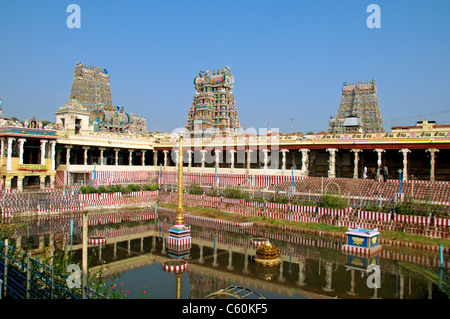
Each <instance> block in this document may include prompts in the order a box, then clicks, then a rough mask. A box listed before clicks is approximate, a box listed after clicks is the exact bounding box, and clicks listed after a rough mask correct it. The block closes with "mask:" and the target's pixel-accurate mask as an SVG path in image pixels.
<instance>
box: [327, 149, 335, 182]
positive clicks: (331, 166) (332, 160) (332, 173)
mask: <svg viewBox="0 0 450 319" xmlns="http://www.w3.org/2000/svg"><path fill="white" fill-rule="evenodd" d="M327 151H328V152H329V153H330V159H329V160H328V162H329V169H328V177H330V178H335V177H336V152H337V151H338V150H337V148H327Z"/></svg>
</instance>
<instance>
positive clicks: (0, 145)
mask: <svg viewBox="0 0 450 319" xmlns="http://www.w3.org/2000/svg"><path fill="white" fill-rule="evenodd" d="M4 151H5V139H4V138H3V137H2V138H0V167H1V166H2V165H3V152H4Z"/></svg>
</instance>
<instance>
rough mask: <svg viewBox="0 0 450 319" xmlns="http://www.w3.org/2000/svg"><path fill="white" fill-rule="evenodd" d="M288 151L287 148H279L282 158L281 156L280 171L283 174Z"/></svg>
mask: <svg viewBox="0 0 450 319" xmlns="http://www.w3.org/2000/svg"><path fill="white" fill-rule="evenodd" d="M287 152H289V150H286V149H282V150H281V154H282V158H281V172H282V173H283V175H284V172H285V171H286V153H287Z"/></svg>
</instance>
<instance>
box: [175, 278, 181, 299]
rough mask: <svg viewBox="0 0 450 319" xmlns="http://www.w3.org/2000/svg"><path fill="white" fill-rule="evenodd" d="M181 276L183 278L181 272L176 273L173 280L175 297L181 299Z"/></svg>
mask: <svg viewBox="0 0 450 319" xmlns="http://www.w3.org/2000/svg"><path fill="white" fill-rule="evenodd" d="M181 278H183V273H182V272H181V273H177V274H175V280H176V292H175V293H176V298H177V299H181Z"/></svg>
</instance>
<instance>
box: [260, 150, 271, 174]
mask: <svg viewBox="0 0 450 319" xmlns="http://www.w3.org/2000/svg"><path fill="white" fill-rule="evenodd" d="M262 151H263V153H264V172H266V171H267V165H268V163H269V152H270V150H262Z"/></svg>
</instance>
